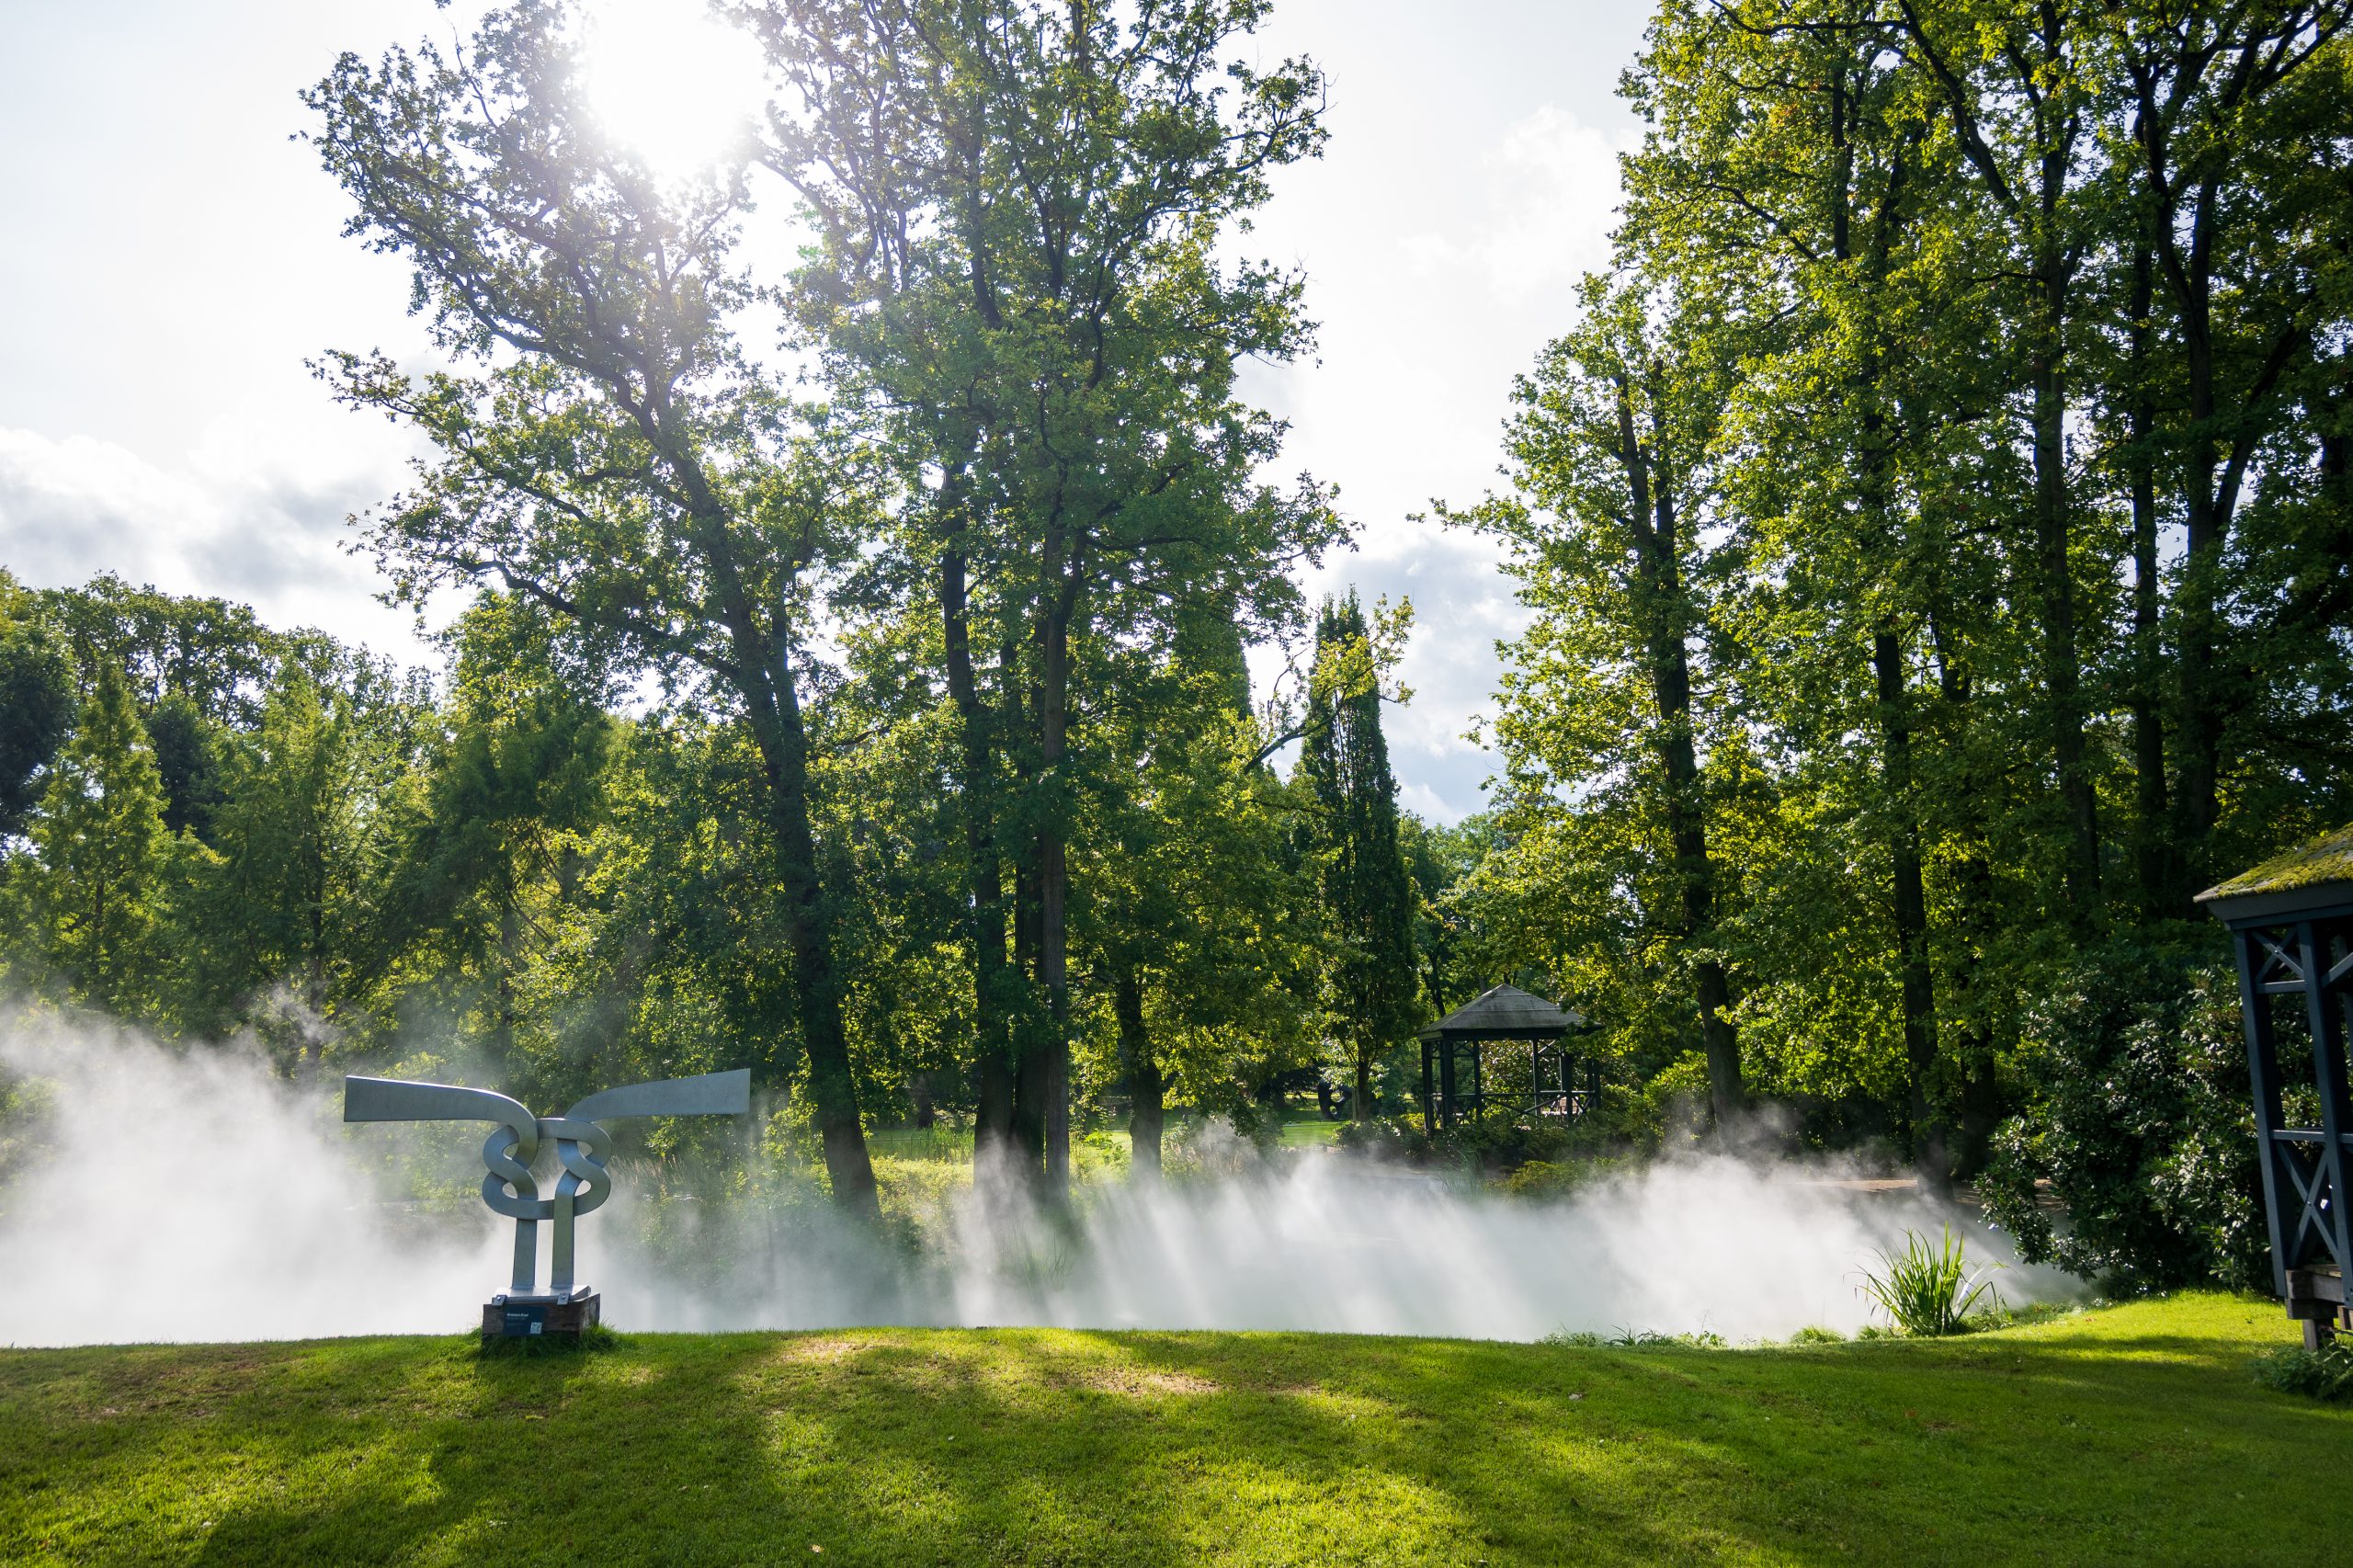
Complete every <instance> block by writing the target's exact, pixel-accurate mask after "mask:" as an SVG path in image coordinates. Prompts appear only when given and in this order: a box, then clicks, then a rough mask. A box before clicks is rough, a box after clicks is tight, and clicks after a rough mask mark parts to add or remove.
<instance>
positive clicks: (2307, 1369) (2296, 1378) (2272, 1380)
mask: <svg viewBox="0 0 2353 1568" xmlns="http://www.w3.org/2000/svg"><path fill="white" fill-rule="evenodd" d="M2255 1381H2256V1382H2258V1383H2261V1384H2262V1385H2263V1386H2264V1387H2265V1388H2268V1389H2271V1390H2273V1391H2275V1392H2279V1393H2293V1394H2302V1396H2303V1397H2305V1398H2306V1399H2317V1400H2323V1401H2325V1402H2328V1403H2336V1402H2337V1401H2339V1400H2346V1399H2353V1346H2347V1345H2344V1344H2342V1343H2338V1344H2334V1345H2330V1346H2325V1347H2324V1348H2322V1349H2319V1350H2307V1349H2305V1348H2304V1347H2303V1346H2301V1345H2297V1346H2289V1347H2286V1348H2282V1349H2279V1350H2267V1351H2265V1352H2264V1353H2263V1354H2262V1355H2260V1356H2258V1357H2256V1360H2255Z"/></svg>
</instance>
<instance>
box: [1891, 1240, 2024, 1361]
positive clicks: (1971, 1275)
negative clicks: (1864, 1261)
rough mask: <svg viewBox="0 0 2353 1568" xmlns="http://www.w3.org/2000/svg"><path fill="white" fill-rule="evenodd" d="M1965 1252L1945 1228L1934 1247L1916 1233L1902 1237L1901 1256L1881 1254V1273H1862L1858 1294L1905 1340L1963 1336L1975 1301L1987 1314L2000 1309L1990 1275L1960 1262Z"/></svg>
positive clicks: (1963, 1244)
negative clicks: (1902, 1334) (1902, 1249)
mask: <svg viewBox="0 0 2353 1568" xmlns="http://www.w3.org/2000/svg"><path fill="white" fill-rule="evenodd" d="M1966 1250H1967V1246H1966V1244H1965V1243H1963V1242H1962V1241H1961V1238H1960V1237H1958V1236H1956V1235H1954V1234H1953V1233H1952V1228H1951V1227H1950V1226H1947V1227H1946V1228H1945V1231H1944V1234H1943V1237H1942V1239H1941V1240H1939V1241H1937V1242H1933V1243H1932V1242H1930V1241H1929V1240H1928V1238H1927V1236H1924V1235H1922V1234H1920V1233H1918V1232H1916V1231H1906V1232H1904V1251H1903V1252H1902V1253H1901V1254H1889V1253H1881V1254H1880V1267H1878V1268H1877V1269H1866V1270H1865V1271H1864V1273H1863V1282H1862V1285H1861V1286H1860V1287H1859V1289H1860V1290H1861V1291H1862V1294H1863V1295H1864V1296H1865V1297H1866V1298H1867V1299H1868V1300H1869V1301H1870V1302H1871V1303H1872V1304H1873V1305H1874V1306H1876V1307H1878V1308H1879V1309H1880V1311H1881V1312H1885V1313H1886V1314H1887V1315H1888V1318H1889V1320H1890V1321H1892V1322H1893V1324H1895V1325H1896V1326H1897V1327H1899V1328H1901V1329H1902V1330H1903V1331H1904V1333H1906V1334H1909V1335H1916V1336H1919V1337H1922V1338H1935V1337H1937V1336H1938V1335H1948V1334H1960V1333H1962V1332H1964V1331H1966V1330H1967V1329H1968V1328H1969V1327H1970V1326H1971V1324H1970V1321H1969V1320H1970V1314H1971V1312H1973V1311H1975V1310H1976V1307H1977V1303H1978V1302H1979V1301H1985V1302H1986V1304H1987V1307H1988V1309H1989V1310H1995V1311H1998V1310H1999V1309H2000V1307H2001V1297H2000V1296H1998V1295H1996V1294H1995V1291H1994V1282H1993V1279H1992V1278H1990V1275H1991V1270H1990V1269H1984V1268H1980V1269H1975V1270H1972V1269H1971V1268H1970V1267H1969V1264H1968V1260H1967V1258H1966V1257H1965V1256H1963V1255H1964V1253H1965V1252H1966ZM1993 1267H1995V1268H1998V1267H2001V1265H1999V1264H1995V1265H1994V1266H1993Z"/></svg>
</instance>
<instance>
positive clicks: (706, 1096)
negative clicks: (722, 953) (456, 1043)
mask: <svg viewBox="0 0 2353 1568" xmlns="http://www.w3.org/2000/svg"><path fill="white" fill-rule="evenodd" d="M751 1108H752V1074H750V1073H749V1072H747V1071H745V1070H742V1069H738V1070H737V1071H735V1072H733V1073H706V1074H702V1075H701V1076H699V1077H695V1078H665V1079H663V1080H661V1081H660V1082H658V1083H652V1084H631V1085H628V1086H627V1087H625V1088H619V1089H606V1090H604V1091H603V1092H601V1093H598V1094H594V1095H590V1096H588V1097H587V1098H586V1099H585V1100H582V1101H580V1102H579V1103H577V1104H575V1105H574V1106H573V1107H572V1108H570V1109H569V1110H567V1111H565V1112H564V1113H563V1115H562V1116H533V1115H532V1114H531V1113H530V1112H529V1110H526V1109H525V1108H523V1105H522V1102H521V1101H519V1100H513V1099H509V1098H508V1097H507V1096H505V1095H502V1094H496V1093H494V1092H493V1091H491V1090H489V1089H469V1088H465V1087H463V1086H461V1085H456V1084H420V1083H415V1082H412V1081H409V1080H406V1079H401V1078H359V1077H348V1078H346V1079H344V1081H343V1119H344V1120H346V1121H491V1122H495V1123H497V1126H496V1127H495V1128H494V1130H493V1131H492V1132H491V1135H490V1138H489V1141H488V1142H484V1143H483V1146H482V1161H483V1166H484V1167H485V1168H486V1170H487V1172H488V1174H487V1175H485V1176H483V1178H482V1200H483V1202H484V1203H486V1204H488V1205H490V1208H491V1210H492V1211H493V1212H494V1213H498V1214H505V1215H506V1216H508V1217H509V1218H511V1219H512V1220H513V1221H515V1267H514V1274H513V1283H512V1284H510V1285H509V1286H508V1288H507V1289H506V1290H505V1291H503V1292H501V1293H500V1294H498V1295H496V1296H494V1297H492V1298H491V1299H490V1301H488V1302H486V1303H485V1304H484V1305H483V1310H482V1332H483V1337H484V1338H529V1337H531V1336H534V1335H539V1336H547V1335H556V1336H559V1337H563V1336H568V1337H572V1338H577V1337H578V1336H579V1335H580V1334H581V1333H582V1332H583V1331H584V1330H586V1329H588V1328H592V1327H594V1326H595V1325H596V1324H597V1321H598V1318H599V1313H600V1307H599V1303H598V1299H597V1294H596V1292H595V1291H593V1290H589V1289H588V1288H587V1287H585V1286H584V1285H581V1284H579V1283H577V1282H576V1281H575V1280H574V1278H573V1273H574V1268H573V1245H572V1240H573V1237H572V1233H573V1223H574V1221H576V1220H577V1219H578V1218H579V1217H580V1216H581V1215H583V1214H586V1213H589V1212H590V1211H592V1210H596V1209H597V1208H599V1207H600V1206H602V1205H603V1203H604V1201H605V1199H608V1198H609V1197H611V1196H612V1192H613V1183H612V1178H611V1177H610V1176H607V1175H606V1174H605V1160H604V1155H605V1153H606V1151H607V1150H608V1149H610V1148H611V1147H612V1138H611V1136H610V1134H608V1132H607V1131H606V1130H605V1129H604V1128H603V1127H602V1126H600V1125H599V1123H601V1122H606V1121H617V1120H619V1119H621V1118H623V1117H630V1116H742V1115H745V1113H746V1112H748V1111H749V1110H750V1109H751ZM542 1139H552V1140H553V1141H554V1142H555V1152H556V1159H557V1162H558V1163H559V1164H560V1165H563V1175H562V1176H559V1177H557V1178H556V1184H555V1193H554V1195H553V1196H552V1197H549V1198H541V1197H540V1187H539V1182H538V1179H537V1178H536V1177H534V1176H532V1175H531V1160H532V1158H533V1157H534V1156H535V1155H537V1154H538V1153H539V1150H540V1141H541V1140H542ZM542 1220H549V1221H553V1222H554V1228H555V1235H554V1241H553V1244H552V1245H551V1250H550V1256H549V1259H548V1289H547V1290H546V1291H544V1292H541V1291H540V1290H536V1289H535V1286H536V1284H537V1281H538V1277H539V1252H540V1221H542Z"/></svg>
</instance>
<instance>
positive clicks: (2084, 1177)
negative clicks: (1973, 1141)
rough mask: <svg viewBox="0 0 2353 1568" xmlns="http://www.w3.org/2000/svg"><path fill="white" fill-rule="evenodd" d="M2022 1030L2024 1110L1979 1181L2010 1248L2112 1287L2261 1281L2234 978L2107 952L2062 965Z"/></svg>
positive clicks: (2258, 1203)
mask: <svg viewBox="0 0 2353 1568" xmlns="http://www.w3.org/2000/svg"><path fill="white" fill-rule="evenodd" d="M2027 1030H2028V1033H2027V1046H2026V1050H2025V1051H2024V1054H2023V1060H2022V1066H2023V1068H2024V1073H2025V1076H2026V1080H2027V1084H2028V1092H2029V1100H2028V1104H2027V1107H2026V1109H2025V1110H2024V1112H2023V1113H2022V1114H2021V1115H2020V1116H2018V1118H2017V1119H2013V1120H2012V1121H2010V1122H2009V1123H2007V1124H2006V1125H2005V1127H2004V1128H2003V1129H2002V1131H2001V1133H2000V1135H1999V1137H1998V1138H1997V1140H1996V1145H1995V1159H1994V1163H1993V1165H1991V1167H1990V1168H1989V1169H1988V1170H1987V1172H1986V1173H1985V1175H1984V1177H1983V1178H1982V1180H1981V1182H1980V1191H1981V1193H1982V1195H1983V1197H1984V1202H1985V1206H1986V1212H1987V1214H1988V1215H1989V1216H1990V1217H1991V1218H1993V1219H1994V1220H1995V1221H1996V1222H1997V1223H1999V1224H2001V1225H2002V1226H2004V1227H2005V1228H2006V1229H2007V1230H2009V1231H2010V1232H2011V1233H2013V1234H2014V1235H2016V1236H2017V1238H2018V1248H2019V1252H2020V1253H2021V1255H2022V1256H2025V1257H2026V1258H2028V1259H2029V1261H2032V1262H2049V1263H2053V1264H2056V1265H2058V1266H2059V1267H2063V1268H2066V1269H2069V1270H2071V1271H2072V1272H2074V1273H2076V1274H2080V1275H2082V1276H2084V1277H2086V1278H2096V1279H2099V1280H2102V1281H2104V1282H2105V1283H2106V1285H2107V1288H2108V1289H2109V1290H2111V1291H2115V1292H2131V1291H2139V1290H2167V1289H2171V1288H2173V1287H2176V1286H2178V1285H2182V1284H2188V1283H2197V1282H2201V1281H2209V1280H2211V1281H2219V1282H2221V1283H2223V1284H2228V1285H2232V1286H2236V1287H2241V1288H2253V1287H2256V1286H2258V1285H2260V1284H2262V1283H2264V1282H2266V1281H2268V1278H2269V1267H2268V1240H2267V1235H2266V1233H2265V1230H2264V1225H2263V1211H2262V1196H2261V1191H2260V1188H2259V1187H2258V1185H2257V1181H2258V1176H2257V1172H2256V1165H2255V1156H2254V1152H2253V1142H2254V1131H2253V1129H2254V1118H2253V1111H2252V1108H2250V1106H2249V1104H2248V1101H2247V1088H2246V1056H2245V1048H2244V1045H2243V1044H2242V1040H2241V1033H2240V1023H2239V1004H2238V996H2237V988H2236V985H2235V983H2234V982H2232V981H2231V980H2230V979H2229V977H2228V976H2227V975H2225V974H2224V973H2222V971H2219V970H2213V969H2202V968H2196V967H2192V966H2190V965H2188V964H2187V963H2185V962H2184V961H2183V960H2182V958H2181V957H2180V955H2179V954H2177V953H2176V952H2174V951H2171V950H2168V949H2153V948H2143V947H2126V946H2118V947H2115V948H2112V949H2109V950H2107V951H2105V952H2102V953H2101V954H2099V955H2097V957H2096V958H2094V959H2091V960H2087V961H2086V962H2085V963H2083V964H2082V965H2080V966H2079V967H2078V968H2076V969H2075V971H2072V972H2071V973H2070V974H2069V976H2068V978H2067V981H2066V983H2064V984H2063V985H2062V986H2061V987H2060V988H2059V989H2057V990H2056V991H2055V992H2054V993H2053V994H2052V995H2051V996H2050V997H2048V998H2047V999H2046V1000H2045V1001H2044V1002H2043V1003H2042V1004H2041V1005H2040V1006H2038V1007H2037V1008H2036V1009H2035V1010H2034V1011H2033V1012H2032V1013H2031V1014H2030V1015H2029V1019H2028V1023H2027ZM2038 1180H2044V1181H2048V1182H2049V1184H2050V1187H2049V1191H2050V1195H2051V1197H2052V1198H2053V1199H2057V1200H2058V1202H2059V1203H2060V1204H2062V1205H2063V1206H2064V1208H2065V1210H2066V1212H2067V1216H2068V1222H2067V1224H2066V1226H2065V1227H2064V1229H2063V1230H2062V1229H2061V1228H2059V1227H2057V1226H2055V1225H2054V1224H2053V1223H2052V1219H2051V1217H2050V1215H2049V1214H2048V1213H2047V1212H2046V1211H2045V1210H2044V1208H2043V1207H2042V1204H2041V1202H2040V1193H2039V1192H2038V1189H2037V1187H2036V1185H2035V1184H2036V1182H2037V1181H2038Z"/></svg>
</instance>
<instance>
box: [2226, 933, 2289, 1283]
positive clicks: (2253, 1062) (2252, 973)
mask: <svg viewBox="0 0 2353 1568" xmlns="http://www.w3.org/2000/svg"><path fill="white" fill-rule="evenodd" d="M2255 943H2256V936H2255V933H2254V932H2252V931H2246V930H2238V931H2234V932H2232V933H2231V945H2232V947H2233V948H2234V949H2236V951H2237V955H2238V971H2239V1017H2240V1022H2241V1023H2242V1025H2243V1026H2244V1027H2245V1032H2246V1068H2247V1078H2248V1081H2249V1084H2250V1085H2251V1086H2252V1088H2253V1090H2254V1099H2255V1142H2256V1150H2255V1157H2256V1168H2257V1169H2258V1170H2259V1171H2260V1172H2261V1173H2262V1176H2263V1222H2264V1226H2265V1229H2266V1232H2267V1233H2268V1235H2269V1236H2270V1238H2271V1288H2272V1290H2273V1291H2274V1293H2276V1294H2277V1295H2278V1296H2279V1298H2280V1299H2281V1300H2283V1301H2284V1300H2286V1299H2287V1295H2288V1256H2289V1242H2290V1239H2291V1238H2290V1237H2288V1236H2284V1235H2282V1234H2280V1231H2279V1216H2280V1212H2281V1210H2280V1194H2281V1192H2282V1191H2283V1190H2286V1191H2290V1192H2292V1191H2294V1190H2295V1189H2296V1186H2297V1182H2296V1177H2295V1173H2294V1172H2293V1171H2283V1170H2281V1169H2280V1167H2281V1166H2282V1165H2285V1164H2286V1163H2287V1161H2288V1158H2289V1155H2288V1151H2287V1149H2286V1147H2285V1146H2284V1145H2282V1144H2281V1142H2279V1129H2280V1127H2281V1126H2282V1125H2284V1123H2285V1121H2286V1116H2285V1114H2284V1113H2283V1112H2282V1110H2281V1108H2280V1101H2279V1045H2278V1043H2277V1042H2276V1041H2275V1040H2274V1039H2273V1036H2272V1028H2271V1007H2270V1005H2269V1004H2268V1002H2267V1001H2265V999H2264V996H2263V992H2262V989H2261V987H2260V986H2259V985H2258V984H2257V983H2256V971H2257V969H2258V967H2259V966H2258V965H2257V964H2256V961H2255V956H2254V953H2253V952H2252V950H2251V949H2253V948H2254V946H2255Z"/></svg>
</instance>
